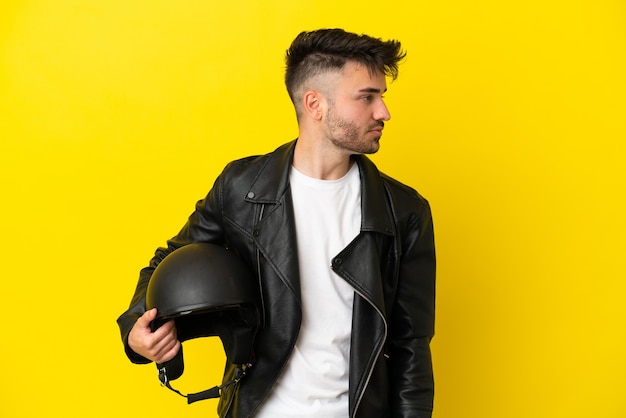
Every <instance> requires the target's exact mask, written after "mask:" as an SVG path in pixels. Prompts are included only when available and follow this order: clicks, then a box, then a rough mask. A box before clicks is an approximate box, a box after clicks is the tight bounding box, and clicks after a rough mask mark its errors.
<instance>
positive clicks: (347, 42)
mask: <svg viewBox="0 0 626 418" xmlns="http://www.w3.org/2000/svg"><path fill="white" fill-rule="evenodd" d="M404 55H405V54H404V53H403V52H402V51H401V46H400V43H399V42H397V41H382V40H380V39H376V38H371V37H369V36H366V35H356V34H353V33H348V32H345V31H343V30H340V29H329V30H318V31H312V32H303V33H301V34H300V35H298V37H297V38H296V39H295V40H294V41H293V43H292V45H291V47H290V48H289V50H288V51H287V56H286V62H287V69H286V76H285V81H286V85H287V90H288V92H289V95H290V97H291V100H292V101H293V103H294V106H295V110H296V115H297V120H298V126H299V136H298V139H297V140H296V141H293V142H291V143H288V144H285V145H283V146H281V147H280V148H278V149H277V150H275V151H274V152H272V153H270V154H267V155H263V156H256V157H249V158H245V159H242V160H239V161H235V162H232V163H230V164H229V165H228V166H227V167H226V168H225V169H224V171H223V172H222V174H221V175H220V176H219V177H218V179H217V180H216V182H215V184H214V186H213V188H212V190H211V191H210V192H209V193H208V195H207V197H206V198H205V199H203V200H201V201H199V202H198V203H197V205H196V210H195V212H194V213H193V214H192V215H191V216H190V218H189V220H188V222H187V224H186V225H185V226H184V227H183V228H182V230H181V231H180V232H179V234H178V235H177V236H175V237H174V238H172V239H171V240H169V241H168V246H167V248H160V249H158V250H157V252H156V255H155V257H154V258H153V259H152V261H151V263H150V266H149V267H146V268H145V269H143V270H142V272H141V275H140V279H139V283H138V285H137V290H136V292H135V295H134V297H133V300H132V302H131V306H130V308H129V309H128V310H127V311H126V312H125V313H124V314H123V315H122V316H120V318H119V319H118V323H119V325H120V329H121V332H122V338H123V341H124V344H125V347H126V352H127V354H128V356H129V358H130V359H131V360H132V361H133V362H136V363H146V362H149V361H155V362H157V363H163V362H165V361H167V360H169V359H171V358H172V357H174V355H175V354H176V352H177V351H178V349H179V347H180V343H179V342H178V341H177V339H176V330H175V326H174V324H173V322H169V323H167V324H166V325H164V326H162V327H161V328H160V329H158V330H157V331H155V332H151V330H150V322H151V321H152V320H153V319H154V318H155V316H156V312H155V310H151V311H148V312H145V290H146V286H147V283H148V281H149V280H150V275H151V274H152V271H153V270H154V268H155V266H156V265H158V263H159V262H160V260H162V259H163V258H164V257H165V256H166V255H167V254H168V253H170V252H171V251H173V250H175V249H176V248H179V247H181V246H183V245H187V244H189V243H193V242H212V243H219V244H222V245H225V246H228V247H229V248H230V249H232V250H234V251H236V252H237V253H238V254H239V256H240V257H241V259H242V260H243V261H244V262H245V263H246V264H247V265H248V266H250V268H251V270H252V271H255V272H256V275H257V279H258V281H259V284H260V288H261V299H262V314H263V327H262V329H261V331H260V332H259V335H258V337H257V341H256V349H255V358H256V362H255V364H254V365H253V367H252V368H251V369H250V370H249V372H248V374H247V375H246V376H245V377H244V378H243V379H242V380H241V381H240V382H239V385H238V387H237V388H236V390H232V391H228V392H227V393H222V397H221V399H220V403H219V407H218V410H219V414H220V417H234V418H235V417H236V418H244V417H252V416H254V417H262V418H267V417H271V418H281V417H285V418H286V417H289V418H295V417H316V418H325V417H328V418H339V417H342V418H344V417H359V418H370V417H371V418H381V417H403V418H409V417H410V418H424V417H430V416H431V411H432V401H433V373H432V362H431V357H430V348H429V344H430V340H431V338H432V336H433V334H434V299H435V251H434V239H433V227H432V219H431V213H430V208H429V205H428V202H427V201H426V200H425V199H424V198H423V197H421V196H420V195H419V194H418V193H417V192H415V191H414V190H413V189H411V188H409V187H407V186H405V185H403V184H401V183H399V182H397V181H395V180H393V179H391V178H390V177H388V176H386V175H384V174H382V173H380V172H378V170H377V169H376V167H375V165H374V164H373V163H372V162H371V161H370V160H369V159H368V158H366V157H365V156H364V155H363V154H370V153H374V152H376V151H378V148H379V140H380V137H381V135H382V131H383V128H384V125H385V122H386V121H387V120H389V118H390V114H389V110H388V109H387V107H386V105H385V103H384V101H383V94H384V92H385V91H386V90H387V87H386V76H390V77H392V78H393V79H395V78H396V76H397V72H398V63H399V62H400V60H401V59H402V58H404ZM233 373H235V371H234V368H233V367H232V365H227V367H226V371H225V376H224V380H225V381H228V380H231V379H232V376H233Z"/></svg>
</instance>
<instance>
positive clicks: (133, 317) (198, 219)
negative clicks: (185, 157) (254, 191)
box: [117, 176, 223, 364]
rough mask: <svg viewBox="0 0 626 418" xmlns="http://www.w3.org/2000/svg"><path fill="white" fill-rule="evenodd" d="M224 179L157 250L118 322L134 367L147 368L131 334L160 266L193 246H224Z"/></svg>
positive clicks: (127, 353) (141, 272)
mask: <svg viewBox="0 0 626 418" xmlns="http://www.w3.org/2000/svg"><path fill="white" fill-rule="evenodd" d="M221 185H222V176H220V177H218V179H217V180H216V181H215V184H214V185H213V188H212V189H211V191H210V192H209V193H208V194H207V196H206V197H205V198H204V199H202V200H200V201H198V202H197V203H196V208H195V211H194V212H193V213H192V214H191V216H190V217H189V219H188V220H187V223H186V224H185V225H184V226H183V228H182V229H181V230H180V232H179V233H178V234H177V235H176V236H175V237H173V238H172V239H170V240H168V241H167V246H166V247H160V248H158V249H157V250H156V252H155V254H154V257H153V258H152V259H151V260H150V263H149V265H148V266H147V267H145V268H143V269H142V270H141V271H140V273H139V281H138V282H137V286H136V288H135V293H134V295H133V297H132V299H131V302H130V306H129V308H128V309H127V310H126V311H125V312H124V313H123V314H122V315H120V317H119V318H118V319H117V324H118V326H119V328H120V333H121V337H122V342H123V344H124V349H125V351H126V355H127V356H128V358H129V359H130V361H132V362H133V363H138V364H145V363H149V362H150V360H148V359H146V358H145V357H143V356H140V355H139V354H137V353H135V352H134V351H133V350H132V349H131V348H130V346H129V345H128V334H129V333H130V330H131V329H132V328H133V326H134V325H135V322H137V319H139V317H140V316H141V315H143V314H144V312H145V311H146V290H147V288H148V282H149V281H150V277H151V276H152V273H153V272H154V269H155V268H156V267H157V266H158V265H159V263H160V262H161V261H162V260H163V259H164V258H165V257H166V256H167V255H168V254H169V253H171V252H172V251H174V250H176V249H177V248H180V247H182V246H184V245H187V244H191V243H194V242H213V243H222V242H223V229H222V226H221V225H222V223H221V219H222V214H221V190H222V187H221Z"/></svg>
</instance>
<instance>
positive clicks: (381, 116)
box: [374, 100, 391, 121]
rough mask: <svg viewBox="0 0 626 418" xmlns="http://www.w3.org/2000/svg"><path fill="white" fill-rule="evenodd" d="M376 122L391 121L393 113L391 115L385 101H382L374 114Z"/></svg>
mask: <svg viewBox="0 0 626 418" xmlns="http://www.w3.org/2000/svg"><path fill="white" fill-rule="evenodd" d="M374 119H375V120H383V121H388V120H389V119H391V113H389V109H388V108H387V105H386V104H385V102H384V101H383V100H381V101H380V103H379V104H378V107H377V108H376V112H375V113H374Z"/></svg>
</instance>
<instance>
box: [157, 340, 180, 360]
mask: <svg viewBox="0 0 626 418" xmlns="http://www.w3.org/2000/svg"><path fill="white" fill-rule="evenodd" d="M180 346H181V344H180V341H178V340H174V344H172V345H171V347H170V346H167V347H164V349H163V351H162V352H161V353H159V355H158V356H157V357H156V358H155V360H154V361H155V363H159V364H163V363H165V362H166V361H170V360H171V359H173V358H174V357H176V354H178V351H179V350H180Z"/></svg>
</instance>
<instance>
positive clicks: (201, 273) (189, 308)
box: [146, 243, 260, 403]
mask: <svg viewBox="0 0 626 418" xmlns="http://www.w3.org/2000/svg"><path fill="white" fill-rule="evenodd" d="M152 308H156V309H157V317H156V318H155V320H154V321H153V323H152V329H153V330H156V329H157V328H158V327H159V326H161V325H162V324H164V323H165V322H167V321H169V320H174V321H175V324H176V332H177V337H178V340H179V341H180V342H181V343H182V342H184V341H187V340H191V339H194V338H201V337H212V336H217V337H219V338H220V339H221V341H222V345H223V346H224V351H225V353H226V358H227V361H229V362H230V363H233V364H235V365H237V367H238V372H237V375H236V376H235V379H234V380H233V381H230V382H226V383H224V384H223V385H221V386H219V387H215V388H212V389H209V390H207V391H203V392H200V393H197V394H190V395H187V396H185V395H182V394H181V393H180V392H179V391H177V390H175V389H173V388H172V387H171V386H170V383H169V382H170V381H172V380H175V379H177V378H179V377H180V376H181V375H182V373H183V370H184V362H183V352H182V345H181V349H180V351H179V352H178V354H177V355H176V357H175V358H174V359H172V360H170V361H168V362H166V363H164V364H157V368H158V369H159V380H160V381H161V383H162V384H163V385H165V386H167V387H168V388H170V389H172V390H173V391H174V392H176V393H178V394H180V395H182V396H185V397H187V401H188V403H191V402H195V401H197V400H201V399H207V398H211V397H219V391H220V390H221V389H223V388H224V387H225V386H229V385H232V384H234V383H236V382H238V381H239V379H241V377H243V376H244V375H245V372H246V370H247V369H248V368H249V367H251V366H252V363H253V345H254V338H255V336H256V333H257V331H258V329H259V326H260V315H259V290H258V286H257V283H256V282H255V280H254V276H253V275H252V274H251V273H250V271H249V270H248V268H247V267H246V266H245V265H244V264H243V262H242V261H241V260H240V259H239V257H238V256H237V255H236V254H235V253H234V252H232V251H229V250H227V249H226V248H224V247H222V246H219V245H215V244H209V243H194V244H189V245H185V246H183V247H181V248H179V249H177V250H175V251H173V252H172V253H170V254H169V255H167V256H166V257H165V258H164V259H163V260H162V261H161V262H160V263H159V264H158V266H157V267H156V269H155V270H154V272H153V274H152V277H151V278H150V282H149V283H148V288H147V291H146V309H147V310H150V309H152Z"/></svg>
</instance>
